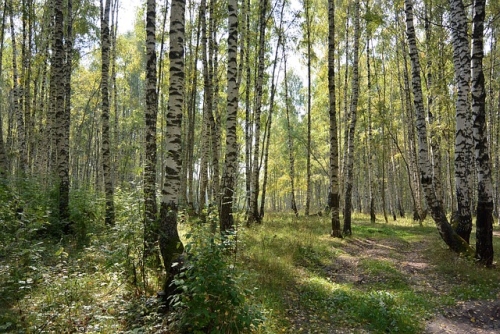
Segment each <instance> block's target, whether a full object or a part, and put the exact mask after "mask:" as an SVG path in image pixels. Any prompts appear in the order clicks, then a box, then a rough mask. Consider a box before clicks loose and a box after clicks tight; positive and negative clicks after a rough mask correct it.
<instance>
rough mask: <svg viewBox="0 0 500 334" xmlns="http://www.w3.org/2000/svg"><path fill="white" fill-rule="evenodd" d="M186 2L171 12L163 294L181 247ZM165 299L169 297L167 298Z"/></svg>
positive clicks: (162, 220) (162, 232)
mask: <svg viewBox="0 0 500 334" xmlns="http://www.w3.org/2000/svg"><path fill="white" fill-rule="evenodd" d="M185 8H186V2H185V0H173V1H172V7H171V12H170V51H169V59H170V77H169V90H168V96H169V99H168V110H167V128H166V150H167V155H166V157H167V158H166V162H165V184H164V185H163V189H162V196H161V208H160V232H159V233H160V235H159V239H160V252H161V255H162V258H163V264H164V266H165V269H166V271H167V280H166V283H165V284H166V286H165V291H169V290H168V282H170V281H171V279H172V277H171V275H170V273H171V268H172V260H173V259H175V257H176V256H177V255H179V254H182V252H183V250H184V247H183V245H182V242H181V240H180V237H179V232H178V231H177V212H178V204H179V198H180V185H181V180H180V173H181V168H182V161H181V156H182V155H181V154H182V153H181V150H182V145H181V141H182V134H181V129H182V110H183V106H184V26H185ZM167 298H168V296H167Z"/></svg>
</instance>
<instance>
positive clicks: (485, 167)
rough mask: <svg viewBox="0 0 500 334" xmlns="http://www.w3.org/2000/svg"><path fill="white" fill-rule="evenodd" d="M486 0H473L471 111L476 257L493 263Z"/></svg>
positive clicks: (487, 262) (481, 261)
mask: <svg viewBox="0 0 500 334" xmlns="http://www.w3.org/2000/svg"><path fill="white" fill-rule="evenodd" d="M485 6H486V1H485V0H475V1H474V15H473V20H472V24H473V25H472V59H471V67H472V114H473V118H474V128H473V133H474V144H475V156H476V168H477V191H478V202H477V218H476V259H477V260H478V261H479V262H480V263H481V264H483V265H485V266H488V267H490V266H492V264H493V185H492V181H491V167H490V157H489V154H488V133H487V129H486V90H485V86H484V72H483V48H484V46H483V39H484V37H483V36H484V17H485Z"/></svg>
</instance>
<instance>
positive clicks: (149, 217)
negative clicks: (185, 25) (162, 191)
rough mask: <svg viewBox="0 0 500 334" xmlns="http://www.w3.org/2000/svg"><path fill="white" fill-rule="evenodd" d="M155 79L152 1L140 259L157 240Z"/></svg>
mask: <svg viewBox="0 0 500 334" xmlns="http://www.w3.org/2000/svg"><path fill="white" fill-rule="evenodd" d="M156 84H157V77H156V1H155V0H148V2H147V8H146V110H145V121H146V152H145V159H144V256H145V257H148V256H149V255H151V253H152V252H153V249H154V243H155V241H156V239H157V237H158V236H157V235H158V233H157V231H155V230H157V227H156V226H155V225H156V224H157V213H158V208H157V204H156V163H157V157H156V146H157V144H156V119H157V115H158V91H157V87H156Z"/></svg>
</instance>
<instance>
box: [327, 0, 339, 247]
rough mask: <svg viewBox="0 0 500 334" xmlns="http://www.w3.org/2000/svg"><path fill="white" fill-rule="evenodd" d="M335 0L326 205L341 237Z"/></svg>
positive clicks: (334, 229)
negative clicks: (328, 180)
mask: <svg viewBox="0 0 500 334" xmlns="http://www.w3.org/2000/svg"><path fill="white" fill-rule="evenodd" d="M334 1H335V0H329V1H328V102H329V106H328V112H329V116H330V126H329V133H330V162H329V172H330V175H329V176H330V189H329V191H328V207H329V208H330V215H331V217H330V218H331V224H332V231H331V236H332V237H335V238H342V232H341V230H340V213H339V211H340V208H339V206H340V203H339V202H340V201H339V199H340V194H339V192H340V191H339V143H338V129H337V115H336V109H335V104H336V95H335V2H334Z"/></svg>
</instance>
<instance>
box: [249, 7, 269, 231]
mask: <svg viewBox="0 0 500 334" xmlns="http://www.w3.org/2000/svg"><path fill="white" fill-rule="evenodd" d="M259 4H260V5H259V46H258V50H259V51H258V60H257V78H256V85H255V86H256V87H255V94H256V96H255V110H254V128H255V131H254V136H253V138H254V140H253V141H254V144H253V162H252V177H251V187H250V188H251V191H250V212H249V215H248V218H247V225H251V224H252V223H254V222H260V215H259V208H258V197H259V174H260V173H259V172H260V165H259V156H260V115H261V112H262V90H263V85H264V61H265V59H264V58H265V57H264V56H265V48H266V43H265V40H266V22H267V17H266V16H267V5H268V2H267V0H260V1H259Z"/></svg>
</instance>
